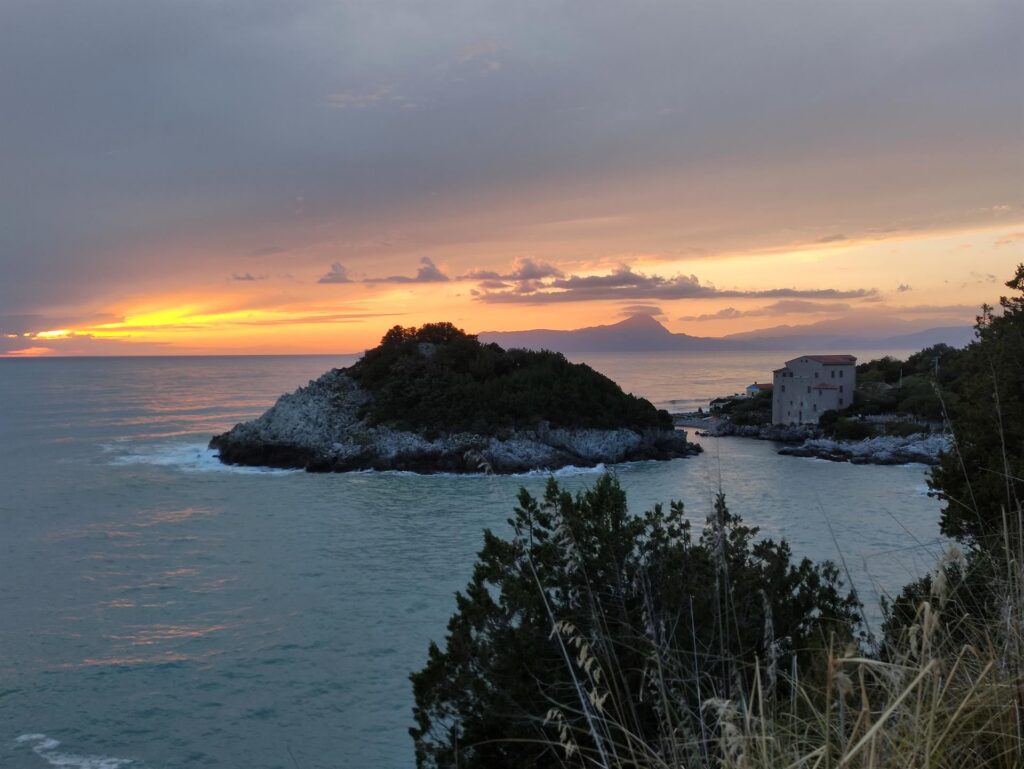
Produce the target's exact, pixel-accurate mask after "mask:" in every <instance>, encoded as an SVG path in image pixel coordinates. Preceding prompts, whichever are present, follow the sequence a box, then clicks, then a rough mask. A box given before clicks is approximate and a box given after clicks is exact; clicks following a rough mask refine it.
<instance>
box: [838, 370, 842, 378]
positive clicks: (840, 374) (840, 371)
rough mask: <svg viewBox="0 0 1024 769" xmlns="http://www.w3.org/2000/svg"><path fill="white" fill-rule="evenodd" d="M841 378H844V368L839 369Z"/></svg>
mask: <svg viewBox="0 0 1024 769" xmlns="http://www.w3.org/2000/svg"><path fill="white" fill-rule="evenodd" d="M839 378H840V379H842V378H843V370H842V369H839Z"/></svg>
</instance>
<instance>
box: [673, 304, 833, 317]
mask: <svg viewBox="0 0 1024 769" xmlns="http://www.w3.org/2000/svg"><path fill="white" fill-rule="evenodd" d="M849 310H850V305H849V304H845V303H842V302H812V301H808V300H806V299H781V300H779V301H778V302H772V303H771V304H767V305H765V306H764V307H756V308H754V309H751V310H737V309H736V308H735V307H726V308H725V309H722V310H719V311H718V312H712V313H706V314H703V315H687V316H684V317H682V318H680V319H679V320H686V321H705V320H723V319H731V318H759V317H772V316H775V315H821V314H825V313H832V312H847V311H849Z"/></svg>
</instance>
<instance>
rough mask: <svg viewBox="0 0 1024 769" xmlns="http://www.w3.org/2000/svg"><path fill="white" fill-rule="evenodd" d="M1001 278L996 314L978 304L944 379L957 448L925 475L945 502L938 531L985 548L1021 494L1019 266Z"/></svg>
mask: <svg viewBox="0 0 1024 769" xmlns="http://www.w3.org/2000/svg"><path fill="white" fill-rule="evenodd" d="M1006 285H1007V287H1008V288H1010V289H1012V290H1013V291H1014V295H1012V296H1010V297H1002V298H1001V299H1000V300H999V304H1000V307H1001V308H1002V314H1000V315H996V314H994V313H993V311H992V308H991V307H987V306H986V307H984V308H983V309H982V314H981V316H980V317H979V318H978V323H977V326H976V328H977V337H978V338H977V340H976V341H975V342H973V343H971V344H970V345H968V346H967V347H966V348H965V349H964V350H963V351H962V352H961V353H960V355H959V360H958V367H959V375H958V376H957V377H956V378H955V380H954V381H952V382H950V383H949V384H948V385H947V389H948V391H949V394H950V397H949V398H948V399H947V400H946V406H947V409H948V413H949V419H950V423H951V426H952V429H953V433H954V437H955V439H956V450H955V451H952V452H950V453H948V454H946V455H945V456H944V457H943V458H942V462H941V464H940V465H939V466H938V467H936V468H934V470H933V471H932V475H931V479H930V481H929V485H930V486H931V488H932V490H933V491H934V492H935V493H936V495H937V496H938V497H939V498H940V499H942V500H943V501H944V502H945V503H946V506H945V509H944V510H943V512H942V532H943V533H944V534H946V535H947V536H951V537H956V538H958V539H961V540H964V541H967V542H968V543H973V544H977V545H979V546H981V547H982V548H985V549H988V550H991V551H995V550H998V549H1000V548H1002V544H1003V542H1002V541H1003V515H1004V513H1006V514H1007V515H1010V516H1011V518H1010V520H1011V521H1013V520H1015V518H1014V517H1013V516H1015V515H1016V514H1017V511H1019V510H1020V505H1021V501H1022V500H1024V265H1019V266H1018V267H1017V272H1016V274H1015V275H1014V277H1013V278H1012V279H1011V280H1010V281H1008V282H1007V283H1006ZM1010 528H1011V534H1012V533H1013V531H1012V530H1013V529H1014V528H1016V527H1013V526H1011V527H1010Z"/></svg>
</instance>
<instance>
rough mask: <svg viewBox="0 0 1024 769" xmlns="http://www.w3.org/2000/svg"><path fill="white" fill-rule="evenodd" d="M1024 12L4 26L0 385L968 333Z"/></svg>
mask: <svg viewBox="0 0 1024 769" xmlns="http://www.w3.org/2000/svg"><path fill="white" fill-rule="evenodd" d="M1022 38H1024V4H1022V3H1020V2H1019V0H970V1H968V0H901V2H892V0H884V1H883V0H856V1H852V0H851V1H849V2H846V1H844V0H830V1H829V2H822V1H821V0H806V1H805V0H800V1H797V0H752V1H750V2H737V1H735V0H672V1H667V0H666V1H662V0H616V1H613V0H543V1H540V0H518V1H517V2H514V3H509V2H507V1H506V2H493V1H492V0H344V1H342V0H288V2H279V1H278V2H269V1H266V0H173V1H172V0H163V1H162V2H154V1H152V0H78V1H76V2H72V1H71V0H4V2H3V3H0V355H4V354H7V355H16V356H31V355H68V354H221V353H313V352H322V353H333V352H352V351H358V350H362V349H365V348H366V347H368V346H372V345H373V344H375V343H376V341H377V340H378V339H379V338H380V336H381V335H382V334H383V333H384V331H385V330H387V329H388V328H389V327H391V326H393V325H396V324H401V325H403V326H409V325H418V324H422V323H424V322H430V321H438V320H449V321H452V322H454V323H456V324H457V325H459V326H461V327H463V328H465V329H466V330H468V331H471V332H479V331H486V330H520V329H528V328H564V329H568V328H577V327H581V326H590V325H600V324H605V323H613V322H616V321H617V320H621V319H622V318H624V317H626V316H628V315H630V314H633V313H643V314H651V315H654V316H655V317H657V318H658V319H659V320H660V321H661V322H662V323H664V324H665V325H666V326H667V327H668V328H670V329H671V330H673V331H678V332H685V333H690V334H695V335H699V336H723V335H728V334H732V333H741V332H746V331H750V330H754V329H759V328H768V327H773V326H778V325H800V324H811V323H816V322H821V321H835V322H836V323H840V324H846V325H848V326H850V327H859V328H869V327H870V328H874V327H892V328H894V329H896V330H897V331H899V332H903V331H906V330H913V329H919V328H928V327H934V326H948V325H965V324H969V323H970V322H972V320H973V318H974V316H975V315H976V314H977V310H978V306H979V305H980V304H981V303H982V302H993V301H994V300H996V299H997V298H998V296H999V295H1000V292H1001V291H1002V293H1006V290H1005V289H1004V288H1003V287H1002V285H1001V284H1002V282H1003V281H1005V280H1007V279H1008V278H1009V277H1010V275H1011V274H1012V272H1013V268H1014V266H1015V265H1016V264H1017V263H1018V262H1021V261H1024V99H1022V98H1021V83H1022V82H1024V45H1021V41H1022Z"/></svg>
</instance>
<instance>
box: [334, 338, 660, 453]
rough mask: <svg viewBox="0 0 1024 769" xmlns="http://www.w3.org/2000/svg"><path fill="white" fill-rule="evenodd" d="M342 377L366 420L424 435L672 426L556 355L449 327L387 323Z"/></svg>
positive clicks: (619, 390) (603, 378) (650, 408)
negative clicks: (362, 404)
mask: <svg viewBox="0 0 1024 769" xmlns="http://www.w3.org/2000/svg"><path fill="white" fill-rule="evenodd" d="M349 374H350V375H351V376H352V378H353V379H355V380H356V381H357V382H358V383H359V384H360V385H361V386H362V387H363V388H364V389H365V390H367V391H368V392H369V393H370V395H371V396H372V399H371V401H370V403H369V404H368V405H367V407H366V408H367V413H366V416H367V417H368V419H369V421H370V422H371V423H373V424H378V425H387V426H390V427H395V428H398V429H403V430H414V431H418V432H424V433H431V432H436V433H444V432H473V433H478V434H481V435H493V434H497V433H500V432H502V431H504V430H511V429H530V428H535V427H537V425H539V424H540V423H541V422H548V423H549V424H551V425H552V426H555V427H577V428H597V429H615V428H621V427H627V428H632V429H643V428H657V429H663V430H671V429H672V418H671V417H670V416H669V414H668V412H666V411H660V410H658V409H656V408H654V406H653V405H651V403H650V401H647V400H645V399H643V398H638V397H636V396H634V395H630V394H628V393H625V392H623V391H622V388H620V387H619V386H618V385H617V384H615V382H613V381H612V380H611V379H609V378H608V377H606V376H603V375H602V374H599V373H598V372H596V371H594V370H593V369H592V368H590V367H589V366H586V365H584V364H581V363H570V362H569V361H568V360H566V358H565V356H564V355H562V354H561V353H555V352H548V351H542V352H533V351H529V350H504V349H502V348H501V347H499V346H498V345H496V344H482V343H481V342H480V341H479V340H478V339H477V338H476V336H474V335H471V334H467V333H465V332H464V331H462V330H460V329H458V328H456V327H455V326H453V325H452V324H451V323H430V324H427V325H425V326H422V327H421V328H402V327H401V326H395V327H394V328H392V329H391V330H390V331H388V332H387V334H385V335H384V338H383V339H382V340H381V343H380V346H378V347H375V348H374V349H372V350H369V351H368V352H367V353H366V354H365V355H364V356H363V358H362V359H361V360H360V361H359V362H358V363H356V364H355V365H354V366H353V367H352V368H351V369H350V370H349Z"/></svg>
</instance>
